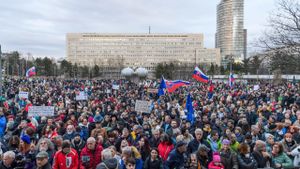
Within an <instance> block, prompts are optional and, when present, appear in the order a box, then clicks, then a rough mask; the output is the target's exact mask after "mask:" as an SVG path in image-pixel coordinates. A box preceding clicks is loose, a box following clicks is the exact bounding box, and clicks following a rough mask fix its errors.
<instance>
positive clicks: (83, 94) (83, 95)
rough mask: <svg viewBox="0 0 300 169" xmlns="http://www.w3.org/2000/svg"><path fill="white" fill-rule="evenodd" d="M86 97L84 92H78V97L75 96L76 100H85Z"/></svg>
mask: <svg viewBox="0 0 300 169" xmlns="http://www.w3.org/2000/svg"><path fill="white" fill-rule="evenodd" d="M87 99H88V96H87V94H86V93H85V92H79V94H78V95H76V100H77V101H78V100H87Z"/></svg>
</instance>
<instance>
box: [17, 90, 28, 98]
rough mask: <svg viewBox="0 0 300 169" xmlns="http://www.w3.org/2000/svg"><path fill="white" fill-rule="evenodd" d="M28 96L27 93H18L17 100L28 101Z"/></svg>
mask: <svg viewBox="0 0 300 169" xmlns="http://www.w3.org/2000/svg"><path fill="white" fill-rule="evenodd" d="M28 95H29V93H28V92H23V91H20V92H19V98H20V99H28Z"/></svg>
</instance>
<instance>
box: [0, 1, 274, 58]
mask: <svg viewBox="0 0 300 169" xmlns="http://www.w3.org/2000/svg"><path fill="white" fill-rule="evenodd" d="M217 3H219V0H211V1H204V0H189V1H186V0H163V1H162V0H151V1H149V0H148V1H147V0H108V1H107V0H89V1H78V0H51V1H41V0H27V1H21V0H10V1H7V2H2V3H0V24H1V26H0V40H1V41H0V43H1V45H2V50H3V52H8V51H13V50H18V51H20V52H21V53H23V54H26V53H28V52H30V53H32V54H33V55H34V56H50V57H57V58H60V57H65V44H66V42H65V35H66V33H69V32H100V33H147V32H148V26H149V25H151V30H152V33H203V34H204V44H205V47H208V48H212V47H214V38H215V37H214V35H215V31H216V5H217ZM273 6H274V1H273V0H263V2H262V0H245V27H246V28H247V29H248V33H249V37H248V39H249V41H251V39H253V38H255V37H256V36H257V35H258V34H259V33H260V32H261V31H262V29H263V27H264V25H265V24H264V23H266V19H267V15H268V12H270V10H271V9H273ZM253 9H256V10H255V11H256V12H255V13H253Z"/></svg>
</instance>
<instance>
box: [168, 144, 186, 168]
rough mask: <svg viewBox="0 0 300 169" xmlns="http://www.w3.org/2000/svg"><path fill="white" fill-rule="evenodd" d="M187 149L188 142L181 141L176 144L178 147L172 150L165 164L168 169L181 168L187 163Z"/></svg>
mask: <svg viewBox="0 0 300 169" xmlns="http://www.w3.org/2000/svg"><path fill="white" fill-rule="evenodd" d="M186 150H187V146H186V143H185V142H183V141H181V142H178V143H177V144H176V148H175V149H174V150H172V151H171V153H170V154H169V156H168V159H167V161H166V164H165V168H166V169H171V168H174V169H181V168H182V167H184V165H185V160H186V159H185V157H184V153H185V152H186Z"/></svg>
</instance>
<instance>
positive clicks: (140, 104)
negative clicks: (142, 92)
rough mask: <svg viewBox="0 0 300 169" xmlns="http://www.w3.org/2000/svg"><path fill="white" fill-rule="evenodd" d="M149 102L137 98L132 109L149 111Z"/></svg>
mask: <svg viewBox="0 0 300 169" xmlns="http://www.w3.org/2000/svg"><path fill="white" fill-rule="evenodd" d="M149 107H150V102H148V101H144V100H137V101H136V102H135V108H134V110H135V111H137V112H146V113H149V111H150V108H149Z"/></svg>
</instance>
